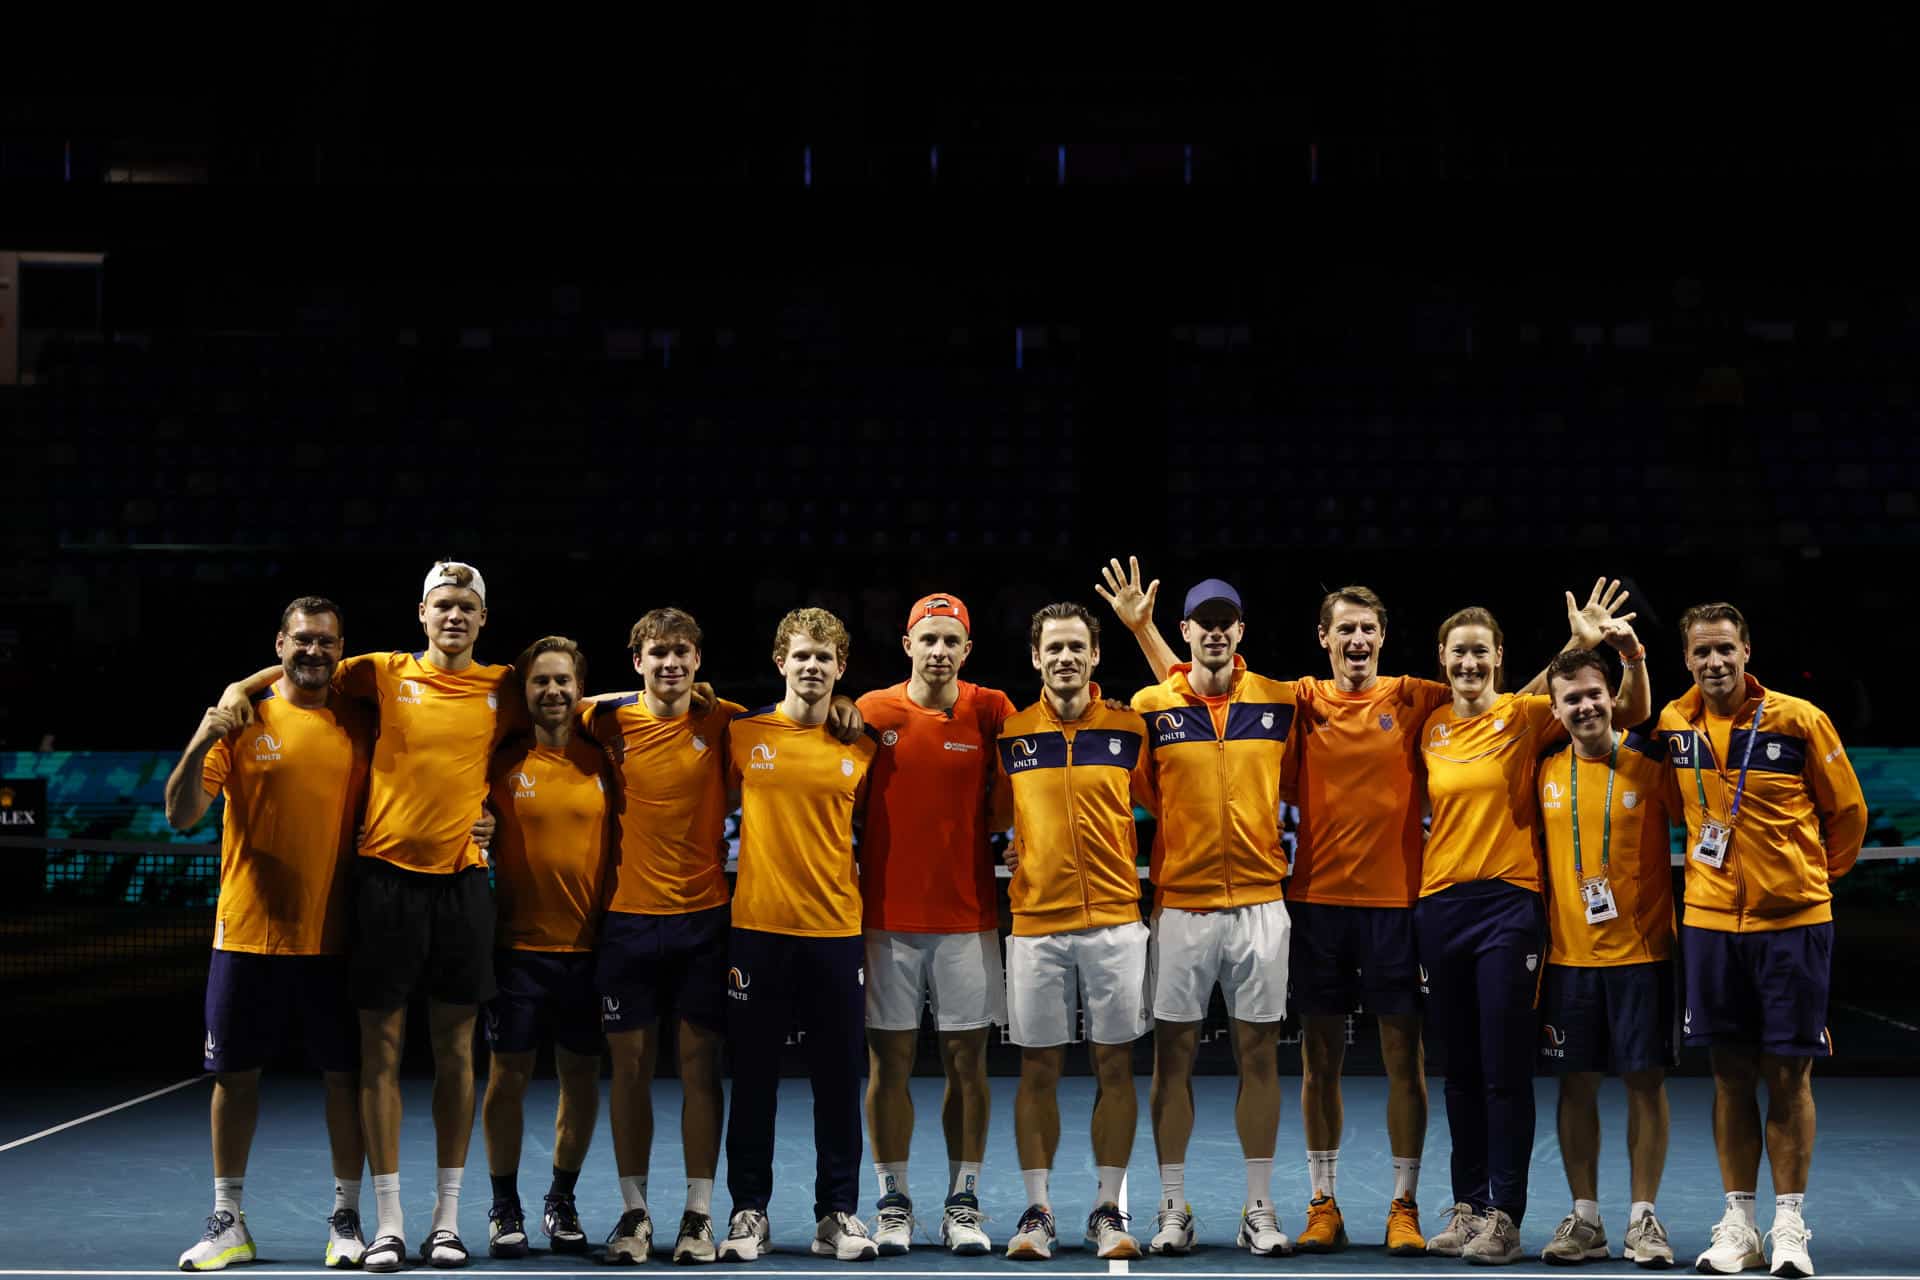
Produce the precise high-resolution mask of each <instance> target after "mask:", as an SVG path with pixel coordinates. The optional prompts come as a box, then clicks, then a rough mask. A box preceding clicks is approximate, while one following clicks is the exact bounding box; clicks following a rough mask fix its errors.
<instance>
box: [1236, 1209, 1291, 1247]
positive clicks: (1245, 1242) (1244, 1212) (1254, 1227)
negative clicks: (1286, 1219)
mask: <svg viewBox="0 0 1920 1280" xmlns="http://www.w3.org/2000/svg"><path fill="white" fill-rule="evenodd" d="M1233 1247H1234V1248H1236V1249H1246V1250H1249V1251H1251V1252H1252V1253H1254V1254H1256V1255H1257V1256H1259V1257H1262V1258H1265V1257H1269V1256H1271V1255H1273V1254H1281V1255H1283V1256H1284V1255H1286V1254H1289V1253H1292V1252H1293V1242H1292V1241H1291V1240H1289V1239H1287V1233H1286V1232H1284V1231H1282V1230H1281V1229H1280V1214H1279V1212H1278V1211H1277V1210H1276V1209H1275V1208H1274V1207H1273V1206H1272V1205H1270V1204H1259V1205H1255V1206H1254V1207H1253V1208H1251V1209H1246V1208H1243V1209H1241V1210H1240V1231H1239V1233H1238V1234H1236V1235H1235V1236H1234V1237H1233Z"/></svg>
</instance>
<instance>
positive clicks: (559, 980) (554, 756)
mask: <svg viewBox="0 0 1920 1280" xmlns="http://www.w3.org/2000/svg"><path fill="white" fill-rule="evenodd" d="M514 671H515V673H516V674H517V675H518V676H519V677H520V682H521V685H522V687H523V688H524V690H525V696H526V703H527V712H528V715H529V716H530V717H531V718H532V720H533V736H532V739H531V740H529V739H527V738H525V737H515V738H514V739H512V740H510V741H509V742H507V743H506V744H504V745H503V746H502V747H501V748H500V750H499V751H498V752H497V753H496V754H495V755H494V761H493V790H492V804H493V809H494V811H495V812H496V813H497V814H499V817H500V832H499V839H498V840H497V841H496V843H495V845H494V849H493V858H494V871H495V875H496V877H497V881H498V885H497V888H498V899H497V906H498V908H499V915H500V929H499V935H498V945H499V950H498V951H496V952H495V953H494V960H493V973H494V980H495V982H496V983H497V984H498V985H499V988H500V990H499V992H498V993H497V994H496V995H495V996H494V997H493V999H492V1000H490V1001H488V1002H487V1006H486V1010H485V1018H484V1025H485V1029H486V1036H487V1047H488V1048H489V1049H490V1050H491V1051H492V1054H493V1065H492V1067H491V1069H490V1070H489V1071H488V1072H487V1093H486V1098H485V1100H484V1101H483V1102H482V1104H481V1120H482V1126H483V1128H484V1130H485V1132H486V1140H487V1169H488V1172H489V1173H490V1174H491V1176H492V1182H493V1207H492V1208H491V1209H490V1210H489V1211H488V1213H487V1219H488V1225H487V1251H488V1252H489V1253H491V1254H492V1255H493V1256H494V1257H496V1258H517V1257H522V1256H524V1255H525V1254H526V1252H527V1230H526V1220H525V1214H524V1212H523V1211H522V1209H521V1207H520V1190H519V1184H518V1176H519V1169H520V1141H521V1136H522V1134H523V1133H524V1131H525V1120H524V1116H523V1112H522V1104H523V1102H524V1099H525V1097H526V1092H527V1085H528V1084H529V1083H530V1082H531V1080H532V1078H533V1066H534V1055H535V1053H536V1052H537V1051H538V1049H539V1046H540V1042H541V1041H542V1040H551V1041H552V1043H553V1065H554V1070H555V1073H556V1074H557V1075H558V1076H559V1078H560V1100H559V1106H558V1110H557V1112H556V1114H555V1116H554V1137H553V1182H552V1185H551V1186H549V1187H548V1189H547V1196H546V1203H545V1206H544V1213H543V1215H542V1217H543V1225H544V1227H545V1230H546V1233H547V1239H548V1241H549V1242H550V1243H551V1245H552V1248H553V1251H554V1252H555V1253H585V1252H586V1251H587V1237H586V1233H585V1232H584V1231H582V1230H581V1227H580V1214H579V1211H578V1209H577V1208H576V1207H575V1204H574V1188H575V1186H576V1185H577V1184H578V1182H579V1180H580V1166H581V1165H582V1164H584V1163H585V1162H586V1158H587V1147H588V1144H589V1143H591V1142H592V1140H593V1124H594V1117H595V1115H596V1114H597V1113H598V1111H599V1108H600V1055H601V1049H602V1041H601V1036H600V996H599V993H598V992H597V991H595V989H594V940H595V936H596V933H597V925H598V922H599V919H600V911H601V903H602V902H603V901H604V895H605V892H606V880H607V872H608V833H609V829H610V827H609V821H608V818H609V808H610V805H609V800H608V788H607V758H606V756H605V754H603V753H602V752H601V750H600V747H599V745H598V744H597V743H595V742H594V741H593V739H592V738H591V737H589V736H588V735H586V734H585V733H576V732H575V731H574V708H575V707H576V706H577V705H578V704H579V701H580V689H581V686H582V685H583V684H585V682H586V658H585V657H584V656H583V655H582V654H581V652H580V646H579V645H577V644H575V643H574V642H573V641H571V640H569V639H567V638H566V637H565V636H547V637H546V638H544V639H541V640H536V641H534V642H533V643H532V644H531V645H528V646H527V649H526V652H524V653H522V654H521V655H520V657H519V659H518V660H517V661H516V662H515V663H514Z"/></svg>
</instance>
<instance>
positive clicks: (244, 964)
mask: <svg viewBox="0 0 1920 1280" xmlns="http://www.w3.org/2000/svg"><path fill="white" fill-rule="evenodd" d="M206 1014H207V1039H206V1045H205V1052H204V1055H203V1057H204V1060H205V1062H206V1068H207V1070H209V1071H214V1072H222V1071H254V1070H257V1069H259V1068H261V1067H265V1066H269V1065H271V1064H272V1060H273V1059H274V1057H275V1056H276V1055H278V1053H279V1052H280V1050H281V1048H282V1046H284V1045H286V1044H288V1043H289V1042H291V1041H293V1040H294V1039H296V1038H298V1040H299V1042H300V1044H301V1046H302V1047H303V1048H304V1049H305V1050H306V1060H307V1065H308V1066H310V1067H317V1068H318V1069H320V1070H321V1071H358V1070H359V1069H360V1023H359V1019H357V1018H356V1017H354V1013H353V1002H352V1001H350V1000H349V999H347V960H346V957H345V956H263V955H255V954H253V953H252V952H247V951H215V952H214V953H213V961H212V963H211V964H209V965H208V966H207V1004H206Z"/></svg>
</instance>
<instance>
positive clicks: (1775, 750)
mask: <svg viewBox="0 0 1920 1280" xmlns="http://www.w3.org/2000/svg"><path fill="white" fill-rule="evenodd" d="M1779 758H1780V744H1779V743H1777V742H1769V743H1768V744H1767V759H1769V760H1778V759H1779Z"/></svg>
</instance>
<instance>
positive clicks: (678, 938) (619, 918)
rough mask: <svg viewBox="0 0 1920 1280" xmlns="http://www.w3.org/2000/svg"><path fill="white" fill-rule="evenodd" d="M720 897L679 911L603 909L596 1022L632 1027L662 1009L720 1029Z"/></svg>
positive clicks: (723, 914) (727, 925) (723, 974)
mask: <svg viewBox="0 0 1920 1280" xmlns="http://www.w3.org/2000/svg"><path fill="white" fill-rule="evenodd" d="M732 920H733V908H732V907H731V906H728V905H725V904H723V905H721V906H718V907H709V908H707V909H706V910H705V911H689V912H686V913H684V914H681V915H670V916H649V915H640V914H638V913H635V912H631V911H609V912H607V914H606V917H605V919H604V920H603V921H602V922H601V924H600V960H599V967H598V969H597V971H596V973H595V975H594V982H595V984H596V986H597V987H598V988H599V991H600V1024H601V1026H602V1027H604V1028H605V1029H606V1030H607V1031H609V1032H616V1031H640V1030H644V1029H646V1028H648V1027H651V1026H653V1025H654V1023H656V1022H658V1021H659V1020H660V1018H661V1017H662V1016H663V1015H664V1014H665V1013H666V1012H667V1011H668V1010H670V1009H671V1010H673V1011H675V1012H677V1013H678V1014H679V1015H680V1016H681V1017H682V1018H684V1019H686V1020H687V1021H688V1022H691V1023H694V1024H696V1025H698V1026H702V1027H706V1028H707V1029H708V1030H710V1031H725V1030H726V1029H727V935H728V934H729V932H731V924H732Z"/></svg>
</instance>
